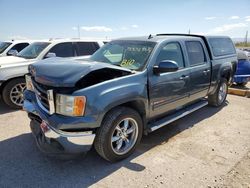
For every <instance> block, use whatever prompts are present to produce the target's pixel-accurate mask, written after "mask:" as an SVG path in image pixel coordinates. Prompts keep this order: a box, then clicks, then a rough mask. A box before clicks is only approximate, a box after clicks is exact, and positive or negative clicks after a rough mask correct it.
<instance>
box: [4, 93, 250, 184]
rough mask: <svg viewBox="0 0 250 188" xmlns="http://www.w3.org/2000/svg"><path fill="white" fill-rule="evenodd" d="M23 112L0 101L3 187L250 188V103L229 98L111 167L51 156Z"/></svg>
mask: <svg viewBox="0 0 250 188" xmlns="http://www.w3.org/2000/svg"><path fill="white" fill-rule="evenodd" d="M28 124H29V120H28V118H27V116H26V113H25V112H23V111H11V110H10V109H8V108H7V107H6V106H5V105H3V103H2V102H0V129H1V131H0V187H88V186H92V187H137V188H139V187H214V186H216V187H250V99H248V98H244V97H238V96H228V101H227V103H226V104H225V105H224V106H223V107H222V108H212V107H204V108H202V109H200V110H198V111H196V112H194V113H192V114H191V115H188V116H186V117H184V118H182V119H180V120H178V121H176V122H174V123H172V124H170V125H168V126H166V127H164V128H162V129H160V130H157V131H156V132H153V133H151V134H150V135H148V136H144V137H143V140H142V143H141V144H140V146H139V148H138V149H137V150H136V152H135V153H134V154H133V155H132V156H131V157H130V158H128V159H126V160H124V161H121V162H118V163H114V164H111V163H109V162H106V161H105V160H103V159H102V158H101V157H99V156H98V155H97V154H96V152H95V151H94V150H92V151H90V152H89V153H88V154H87V155H86V156H85V157H84V156H83V157H82V158H77V159H75V160H70V161H60V160H56V159H54V158H47V157H45V156H44V155H42V154H41V153H40V151H39V150H38V149H37V147H36V145H35V141H34V139H33V137H32V136H31V134H30V130H29V126H28Z"/></svg>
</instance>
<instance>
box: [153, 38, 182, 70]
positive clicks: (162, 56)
mask: <svg viewBox="0 0 250 188" xmlns="http://www.w3.org/2000/svg"><path fill="white" fill-rule="evenodd" d="M163 60H171V61H175V62H176V63H177V64H178V66H179V67H180V68H182V67H184V61H183V55H182V50H181V46H180V44H179V43H177V42H173V43H168V44H167V45H166V46H164V47H163V48H162V50H161V51H160V53H159V55H158V57H157V60H156V62H157V63H160V62H161V61H163Z"/></svg>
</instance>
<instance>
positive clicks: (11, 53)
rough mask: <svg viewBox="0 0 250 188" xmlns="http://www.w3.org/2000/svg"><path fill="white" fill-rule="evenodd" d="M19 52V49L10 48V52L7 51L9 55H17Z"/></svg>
mask: <svg viewBox="0 0 250 188" xmlns="http://www.w3.org/2000/svg"><path fill="white" fill-rule="evenodd" d="M17 54H18V51H17V50H9V51H8V52H7V55H8V56H12V55H13V56H16V55H17Z"/></svg>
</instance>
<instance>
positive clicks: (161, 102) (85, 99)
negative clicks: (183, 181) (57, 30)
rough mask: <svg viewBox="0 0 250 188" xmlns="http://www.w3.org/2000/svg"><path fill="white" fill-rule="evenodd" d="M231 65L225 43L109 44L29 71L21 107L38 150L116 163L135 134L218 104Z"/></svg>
mask: <svg viewBox="0 0 250 188" xmlns="http://www.w3.org/2000/svg"><path fill="white" fill-rule="evenodd" d="M236 63H237V56H236V51H235V47H234V44H233V43H232V41H231V39H230V38H229V37H221V36H220V37H212V36H200V35H185V34H157V35H149V36H147V37H134V38H123V39H119V40H113V41H111V42H109V43H107V44H106V45H104V46H103V47H102V48H100V49H99V50H98V51H97V52H95V53H94V54H93V55H92V56H91V58H90V59H88V60H80V61H73V60H63V59H60V58H51V59H47V60H43V61H41V62H37V63H34V64H32V65H30V66H29V74H28V75H27V76H26V84H27V90H26V91H25V94H24V98H25V100H24V106H23V108H24V109H25V110H26V111H27V112H28V116H29V118H30V119H31V123H30V127H31V130H32V133H33V135H34V136H35V138H36V141H37V144H38V146H39V148H40V149H41V150H42V151H43V152H45V153H47V154H49V155H57V154H63V155H64V154H65V155H68V154H76V153H82V152H86V151H88V150H89V149H90V148H91V147H92V145H94V147H95V149H96V151H97V152H98V153H99V154H100V155H101V156H102V157H103V158H105V159H106V160H109V161H117V160H121V159H124V158H126V157H128V156H129V155H130V154H132V152H133V151H134V150H135V149H136V146H137V145H138V144H139V142H140V140H141V137H142V135H143V134H148V133H150V132H152V131H154V130H156V129H159V128H161V127H163V126H165V125H167V124H169V123H171V122H173V121H175V120H177V119H179V118H181V117H184V116H185V115H187V114H189V113H191V112H194V111H195V110H198V109H200V108H202V107H204V106H205V105H207V104H209V105H212V106H215V107H218V106H221V105H222V104H223V103H224V101H225V100H226V96H227V89H228V84H229V83H230V82H231V81H232V77H233V75H234V73H235V69H236Z"/></svg>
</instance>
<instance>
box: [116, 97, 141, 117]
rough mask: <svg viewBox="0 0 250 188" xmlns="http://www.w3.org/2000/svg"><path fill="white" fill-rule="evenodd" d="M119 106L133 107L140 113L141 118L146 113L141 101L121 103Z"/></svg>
mask: <svg viewBox="0 0 250 188" xmlns="http://www.w3.org/2000/svg"><path fill="white" fill-rule="evenodd" d="M119 106H126V107H129V108H132V109H134V110H135V111H137V112H138V113H139V114H140V116H141V118H142V120H143V118H144V117H145V115H146V110H145V105H144V103H143V102H142V101H130V102H126V103H123V104H121V105H119Z"/></svg>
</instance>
